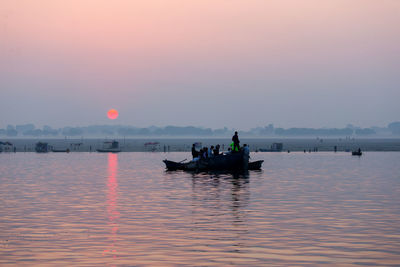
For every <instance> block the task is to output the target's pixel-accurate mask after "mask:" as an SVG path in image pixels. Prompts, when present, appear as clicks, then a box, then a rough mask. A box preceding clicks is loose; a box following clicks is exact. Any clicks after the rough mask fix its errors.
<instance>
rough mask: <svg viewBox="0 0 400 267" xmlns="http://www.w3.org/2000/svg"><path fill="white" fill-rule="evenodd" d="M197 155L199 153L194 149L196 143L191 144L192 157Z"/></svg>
mask: <svg viewBox="0 0 400 267" xmlns="http://www.w3.org/2000/svg"><path fill="white" fill-rule="evenodd" d="M164 151H165V148H164ZM198 155H199V152H197V150H196V144H193V145H192V157H193V159H194V158H197V156H198Z"/></svg>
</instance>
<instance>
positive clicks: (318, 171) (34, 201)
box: [0, 152, 400, 266]
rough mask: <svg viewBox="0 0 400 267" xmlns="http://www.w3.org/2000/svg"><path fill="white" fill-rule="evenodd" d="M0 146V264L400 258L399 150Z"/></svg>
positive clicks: (373, 261)
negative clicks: (212, 162) (227, 165)
mask: <svg viewBox="0 0 400 267" xmlns="http://www.w3.org/2000/svg"><path fill="white" fill-rule="evenodd" d="M166 157H168V158H169V159H172V160H174V159H175V160H182V159H184V158H189V154H188V153H183V152H182V153H179V152H177V153H168V154H164V153H120V154H118V155H117V154H97V153H70V154H62V153H60V154H56V153H49V154H45V155H41V154H35V153H15V154H14V153H11V154H4V153H3V154H0V185H1V187H0V205H1V206H0V207H1V208H0V265H7V264H13V265H32V264H33V265H49V266H50V265H51V266H54V265H61V264H62V265H79V266H85V265H86V266H88V265H91V266H92V265H101V266H114V265H115V266H119V265H126V266H128V265H129V266H132V265H134V266H142V265H149V266H150V265H152V266H160V265H165V266H173V265H202V266H213V265H219V266H227V265H243V266H249V265H254V266H260V265H264V266H274V265H277V266H296V265H299V266H304V265H332V266H336V265H346V266H347V265H374V266H375V265H380V266H385V265H388V266H391V265H397V266H399V265H400V153H399V152H367V153H365V155H363V156H362V157H361V158H358V157H352V156H350V155H349V154H348V153H346V154H345V153H337V154H334V153H328V152H326V153H321V152H319V153H311V154H309V153H307V154H304V153H290V154H288V153H258V154H252V157H253V158H254V159H264V160H265V163H264V166H263V171H260V172H250V173H249V174H248V175H231V174H219V175H216V174H190V173H184V172H165V170H164V166H163V164H162V162H161V160H162V159H164V158H166Z"/></svg>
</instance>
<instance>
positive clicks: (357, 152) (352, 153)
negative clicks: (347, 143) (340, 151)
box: [351, 151, 362, 156]
mask: <svg viewBox="0 0 400 267" xmlns="http://www.w3.org/2000/svg"><path fill="white" fill-rule="evenodd" d="M351 155H353V156H361V155H362V152H361V151H353V152H351Z"/></svg>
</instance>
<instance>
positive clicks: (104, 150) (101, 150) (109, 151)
mask: <svg viewBox="0 0 400 267" xmlns="http://www.w3.org/2000/svg"><path fill="white" fill-rule="evenodd" d="M96 151H97V152H100V153H119V152H121V149H100V148H99V149H96Z"/></svg>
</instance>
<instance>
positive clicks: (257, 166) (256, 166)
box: [247, 160, 264, 170]
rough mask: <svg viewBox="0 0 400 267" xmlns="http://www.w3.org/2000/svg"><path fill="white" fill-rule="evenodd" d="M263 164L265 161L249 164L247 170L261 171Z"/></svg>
mask: <svg viewBox="0 0 400 267" xmlns="http://www.w3.org/2000/svg"><path fill="white" fill-rule="evenodd" d="M263 162H264V161H263V160H257V161H253V162H249V165H248V167H247V169H248V170H260V169H261V166H262V164H263Z"/></svg>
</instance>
